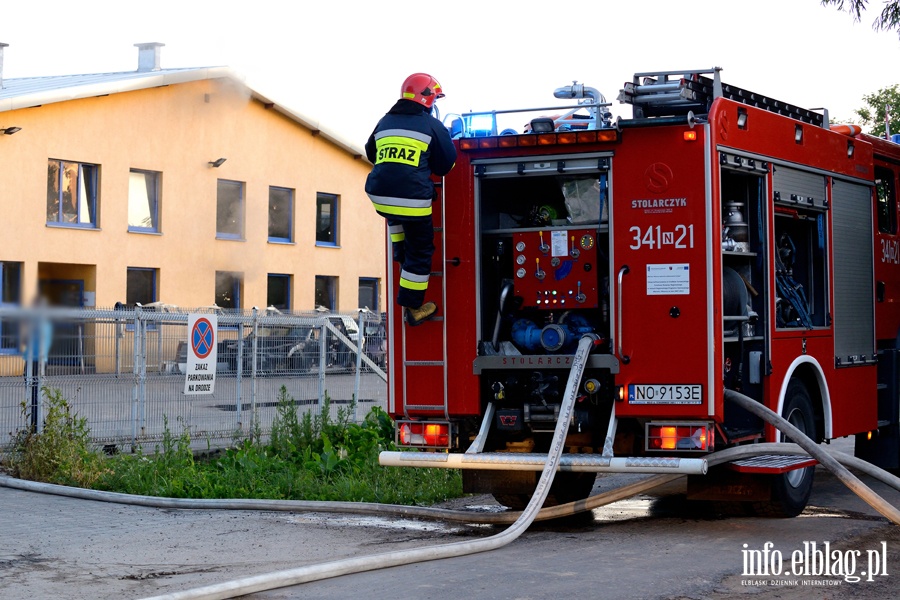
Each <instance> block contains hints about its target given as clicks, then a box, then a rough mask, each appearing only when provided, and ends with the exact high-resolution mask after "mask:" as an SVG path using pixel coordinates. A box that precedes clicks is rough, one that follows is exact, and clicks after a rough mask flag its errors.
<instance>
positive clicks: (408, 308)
mask: <svg viewBox="0 0 900 600" xmlns="http://www.w3.org/2000/svg"><path fill="white" fill-rule="evenodd" d="M400 94H401V95H400V99H399V100H397V102H396V104H394V106H392V107H391V109H390V110H389V111H388V112H387V114H386V115H384V117H382V118H381V120H380V121H378V125H376V127H375V130H374V131H373V132H372V135H370V136H369V140H368V141H367V142H366V157H367V158H368V159H369V161H370V162H371V163H372V164H373V165H374V167H373V168H372V172H371V173H369V176H368V178H367V179H366V193H367V194H368V195H369V198H370V199H371V200H372V204H374V206H375V210H376V211H377V212H378V214H379V215H381V216H382V217H384V218H385V219H387V223H388V231H389V233H390V236H391V242H392V244H391V246H392V249H393V259H394V260H395V261H397V262H399V263H400V285H399V286H398V292H397V304H399V305H400V306H402V307H404V308H405V312H406V322H407V323H408V324H409V325H413V326H415V325H418V324H419V323H421V322H423V321H427V320H428V319H430V318H432V317H433V316H434V315H435V313H436V312H437V305H436V304H435V303H434V302H425V291H426V290H427V289H428V276H429V274H430V273H431V257H432V255H433V254H434V225H433V223H432V221H431V202H432V200H433V199H434V197H435V190H434V184H433V183H432V181H431V176H432V174H434V175H438V176H444V175H446V174H447V173H449V172H450V170H451V169H452V168H453V165H454V164H455V162H456V148H454V146H453V142H452V141H451V139H450V134H449V132H448V131H447V128H446V127H444V125H443V124H442V123H441V122H440V121H439V120H437V119H436V118H434V117H433V116H431V110H432V107H433V106H434V101H435V100H437V99H438V98H443V97H444V94H443V92H442V90H441V84H440V83H438V81H437V80H436V79H435V78H434V77H432V76H431V75H427V74H425V73H414V74H413V75H410V76H409V77H407V78H406V81H404V82H403V86H402V87H401V90H400Z"/></svg>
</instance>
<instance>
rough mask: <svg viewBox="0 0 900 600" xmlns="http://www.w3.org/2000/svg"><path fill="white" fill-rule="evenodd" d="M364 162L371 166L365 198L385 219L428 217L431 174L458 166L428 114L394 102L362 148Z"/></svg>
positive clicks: (453, 151)
mask: <svg viewBox="0 0 900 600" xmlns="http://www.w3.org/2000/svg"><path fill="white" fill-rule="evenodd" d="M366 157H367V158H368V159H369V161H371V162H372V163H373V164H374V165H375V166H374V167H373V168H372V172H371V173H369V176H368V178H367V179H366V193H367V194H368V195H369V198H370V199H371V200H372V203H373V204H374V205H375V210H377V211H378V214H380V215H381V216H383V217H395V218H400V219H409V218H417V217H418V218H424V217H429V218H430V216H431V200H432V198H433V197H434V184H433V183H432V182H431V175H432V173H433V174H435V175H438V176H444V175H446V174H447V173H449V172H450V169H452V168H453V165H454V163H455V162H456V148H454V146H453V142H452V141H451V139H450V134H449V133H448V132H447V128H446V127H444V125H443V124H442V123H441V122H440V121H438V120H437V119H435V118H434V117H432V116H431V114H430V113H429V112H428V109H426V108H425V107H423V106H422V105H420V104H417V103H415V102H412V101H410V100H398V101H397V103H396V104H395V105H394V106H393V107H391V110H390V111H388V113H387V114H386V115H384V117H382V118H381V120H380V121H379V122H378V125H377V126H376V127H375V131H373V132H372V135H370V136H369V140H368V141H367V142H366Z"/></svg>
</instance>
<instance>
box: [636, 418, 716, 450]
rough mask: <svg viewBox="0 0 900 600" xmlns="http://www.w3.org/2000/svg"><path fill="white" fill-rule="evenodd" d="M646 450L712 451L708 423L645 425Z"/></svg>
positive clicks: (710, 430)
mask: <svg viewBox="0 0 900 600" xmlns="http://www.w3.org/2000/svg"><path fill="white" fill-rule="evenodd" d="M646 433H647V436H646V449H647V450H669V451H673V452H680V451H694V452H708V451H710V450H712V449H713V446H714V443H713V439H714V438H713V431H712V425H711V424H710V423H647V430H646Z"/></svg>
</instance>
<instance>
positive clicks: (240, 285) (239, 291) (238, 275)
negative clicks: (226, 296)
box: [213, 271, 244, 327]
mask: <svg viewBox="0 0 900 600" xmlns="http://www.w3.org/2000/svg"><path fill="white" fill-rule="evenodd" d="M223 276H229V277H231V286H230V287H231V293H232V295H233V296H234V299H233V300H232V302H231V306H223V305H221V304H219V279H220V278H221V277H223ZM215 279H216V280H215V295H214V300H213V303H214V304H215V305H216V306H218V307H219V308H221V309H224V310H234V311H239V310H241V301H242V295H243V291H244V273H243V272H241V271H216V278H215ZM220 327H221V325H220Z"/></svg>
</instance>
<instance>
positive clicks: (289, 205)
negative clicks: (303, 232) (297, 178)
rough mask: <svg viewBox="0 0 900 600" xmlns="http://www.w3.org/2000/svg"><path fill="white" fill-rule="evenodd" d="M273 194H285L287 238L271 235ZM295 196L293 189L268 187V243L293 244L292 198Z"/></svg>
mask: <svg viewBox="0 0 900 600" xmlns="http://www.w3.org/2000/svg"><path fill="white" fill-rule="evenodd" d="M273 192H284V193H286V194H287V220H286V222H287V237H283V236H278V235H272V212H273V208H272V205H273V200H274V199H273V196H272V194H273ZM295 196H296V194H295V192H294V189H293V188H286V187H280V186H276V185H270V186H269V223H268V225H269V227H268V236H269V242H270V243H274V244H293V243H294V204H295V202H294V198H295Z"/></svg>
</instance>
